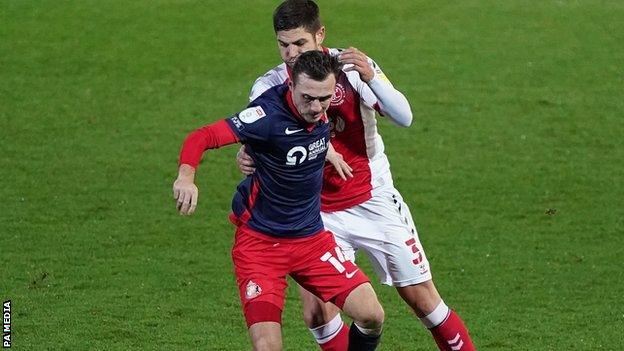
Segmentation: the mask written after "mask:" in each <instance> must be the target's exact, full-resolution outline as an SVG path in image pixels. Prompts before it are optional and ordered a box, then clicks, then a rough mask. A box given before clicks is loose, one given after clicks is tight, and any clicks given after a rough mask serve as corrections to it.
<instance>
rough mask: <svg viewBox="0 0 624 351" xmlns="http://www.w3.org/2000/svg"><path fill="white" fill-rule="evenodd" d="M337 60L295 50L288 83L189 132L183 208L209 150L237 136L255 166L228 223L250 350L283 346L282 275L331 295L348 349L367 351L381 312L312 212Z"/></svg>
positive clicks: (183, 155) (180, 194) (180, 188)
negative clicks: (346, 326) (344, 323)
mask: <svg viewBox="0 0 624 351" xmlns="http://www.w3.org/2000/svg"><path fill="white" fill-rule="evenodd" d="M339 71H340V64H339V63H338V60H337V59H336V58H335V57H332V56H330V55H328V54H325V53H321V52H319V51H310V52H307V53H305V54H302V55H300V56H299V57H298V58H297V60H296V62H295V63H294V65H293V68H292V80H290V81H289V82H288V84H283V85H278V86H275V87H273V88H271V89H268V90H267V91H266V92H264V93H263V94H262V95H260V96H259V97H258V98H257V99H255V100H254V101H253V102H251V103H250V104H249V105H248V106H247V108H246V109H245V110H243V111H241V112H239V113H237V114H236V115H234V116H232V117H230V118H227V119H224V120H221V121H218V122H216V123H213V124H210V125H207V126H205V127H202V128H200V129H197V130H196V131H194V132H192V133H191V134H189V136H188V137H187V138H186V140H185V141H184V144H183V146H182V150H181V152H180V162H179V171H178V178H177V179H176V181H175V182H174V185H173V196H174V198H175V199H176V200H177V208H178V210H179V211H180V213H181V214H191V213H193V212H194V210H195V208H196V206H197V197H198V190H197V186H196V185H195V182H194V179H195V170H196V168H197V166H198V164H199V161H200V159H201V156H202V154H203V152H204V151H205V150H207V149H211V148H217V147H220V146H224V145H229V144H233V143H236V142H241V143H243V144H245V145H246V146H247V152H248V153H249V155H250V156H251V157H252V158H253V160H254V162H255V164H256V172H254V174H253V175H251V176H248V177H247V178H246V179H245V180H243V181H242V182H241V183H240V184H239V185H238V187H237V190H236V193H235V196H234V199H233V201H232V214H231V216H230V220H231V221H232V222H233V223H234V224H235V225H236V237H235V243H234V247H233V249H232V260H233V262H234V268H235V274H236V281H237V284H238V288H239V294H240V300H241V303H242V306H243V313H244V315H245V319H246V322H247V326H248V328H249V334H250V336H251V341H252V344H253V347H254V350H281V349H282V337H281V314H282V309H283V307H284V292H285V289H286V275H290V276H291V277H292V278H293V279H294V280H295V281H296V282H297V283H298V284H300V285H301V286H303V287H305V288H306V289H307V290H308V291H310V292H312V293H313V294H314V295H315V296H317V297H318V298H320V299H322V300H323V301H331V302H332V303H333V304H335V305H336V306H338V307H340V308H341V309H342V310H343V311H344V312H345V313H346V314H347V315H349V316H350V317H351V318H352V319H353V322H354V324H356V325H357V326H358V327H357V328H355V327H353V328H351V330H352V332H351V334H350V335H349V345H350V346H349V350H374V349H375V348H376V346H377V344H378V343H379V338H380V336H381V327H382V323H383V319H384V312H383V309H382V308H381V305H380V304H379V302H378V301H377V297H376V295H375V292H374V291H373V288H372V286H371V285H370V282H369V280H368V278H367V277H366V275H365V274H364V273H363V272H362V271H361V270H360V269H359V268H358V267H357V266H356V265H355V264H354V263H353V262H352V261H350V260H348V259H347V258H346V257H345V256H344V254H343V252H342V250H341V249H340V248H339V247H338V246H337V245H336V242H335V241H334V237H333V235H332V234H331V232H329V231H327V230H325V229H324V226H323V222H322V220H321V216H320V209H321V200H320V193H321V184H322V177H323V167H324V163H325V156H326V153H327V149H328V147H329V123H328V120H327V116H326V114H325V112H326V110H327V108H328V106H329V104H330V101H331V99H332V96H333V94H334V89H335V84H336V75H337V74H338V72H339Z"/></svg>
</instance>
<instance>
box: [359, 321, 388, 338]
mask: <svg viewBox="0 0 624 351" xmlns="http://www.w3.org/2000/svg"><path fill="white" fill-rule="evenodd" d="M353 325H355V327H356V328H358V330H359V331H361V332H362V334H364V335H370V336H379V335H381V328H382V327H379V328H377V329H366V328H362V327H360V326H359V325H357V324H355V323H353Z"/></svg>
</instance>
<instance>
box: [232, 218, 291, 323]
mask: <svg viewBox="0 0 624 351" xmlns="http://www.w3.org/2000/svg"><path fill="white" fill-rule="evenodd" d="M281 250H282V247H281V245H275V243H273V242H271V241H270V240H262V239H259V238H257V237H254V236H252V235H248V234H246V233H245V232H244V230H243V231H241V230H238V231H237V233H236V237H235V242H234V247H233V249H232V261H233V262H234V272H235V275H236V283H237V285H238V290H239V295H240V299H241V304H242V305H243V312H244V314H245V317H246V319H247V324H248V326H250V325H252V324H253V323H255V322H262V321H265V320H264V319H263V318H264V317H262V316H250V314H257V312H256V311H258V310H263V311H264V310H266V309H267V306H266V305H264V307H257V306H259V305H255V306H254V304H256V303H260V302H263V303H268V304H270V305H271V306H273V307H268V308H269V309H271V311H272V312H271V313H270V316H269V317H270V318H268V319H267V320H266V321H275V322H280V320H281V319H279V318H281V311H282V310H283V308H284V296H285V290H286V287H287V283H286V275H287V274H288V272H287V270H286V267H288V266H289V261H288V254H287V253H285V252H283V251H281ZM278 314H279V316H278Z"/></svg>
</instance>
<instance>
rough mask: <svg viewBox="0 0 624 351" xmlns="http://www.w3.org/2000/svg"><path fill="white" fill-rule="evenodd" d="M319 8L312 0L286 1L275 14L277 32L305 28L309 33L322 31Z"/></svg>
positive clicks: (274, 26) (274, 24)
mask: <svg viewBox="0 0 624 351" xmlns="http://www.w3.org/2000/svg"><path fill="white" fill-rule="evenodd" d="M321 26H322V25H321V17H320V11H319V7H318V6H317V5H316V3H315V2H314V1H312V0H286V1H284V2H282V3H281V4H280V5H279V6H278V7H277V8H276V9H275V11H274V12H273V29H274V30H275V32H276V33H277V32H279V31H281V30H291V29H295V28H299V27H303V28H304V29H305V30H306V31H307V32H308V33H316V32H317V31H318V30H319V29H321Z"/></svg>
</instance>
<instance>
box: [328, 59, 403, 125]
mask: <svg viewBox="0 0 624 351" xmlns="http://www.w3.org/2000/svg"><path fill="white" fill-rule="evenodd" d="M340 61H341V62H342V63H344V64H345V65H352V66H347V67H346V68H345V71H347V72H348V71H357V72H358V73H359V74H360V79H361V80H362V81H363V82H365V83H366V85H367V86H368V88H370V90H371V91H372V93H373V94H374V95H375V97H376V98H377V102H378V103H379V112H380V113H381V114H382V115H384V116H386V117H388V118H389V119H390V120H391V121H392V122H394V123H395V124H397V125H399V126H401V127H409V126H410V125H411V124H412V109H411V107H410V105H409V102H408V101H407V99H406V98H405V96H404V95H403V94H402V93H401V92H400V91H398V90H396V89H395V88H394V86H392V83H390V81H389V80H388V78H386V76H385V75H384V74H383V72H382V71H381V69H380V68H379V66H377V64H376V63H375V62H373V61H372V60H370V59H369V58H368V57H367V56H366V55H365V54H364V53H363V52H361V51H359V50H358V49H356V48H353V47H350V48H348V49H346V50H344V51H342V52H341V53H340ZM361 95H362V96H363V98H366V97H365V95H366V94H361Z"/></svg>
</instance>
